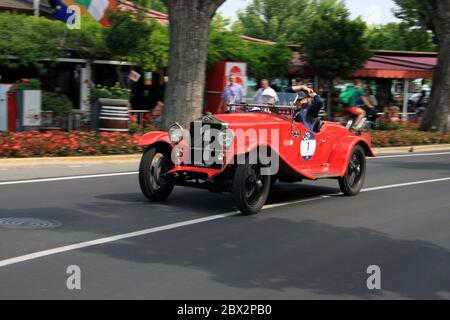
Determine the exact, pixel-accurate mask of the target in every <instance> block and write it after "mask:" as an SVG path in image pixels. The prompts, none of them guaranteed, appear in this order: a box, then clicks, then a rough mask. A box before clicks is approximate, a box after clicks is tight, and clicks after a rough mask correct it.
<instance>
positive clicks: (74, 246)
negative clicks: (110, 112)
mask: <svg viewBox="0 0 450 320" xmlns="http://www.w3.org/2000/svg"><path fill="white" fill-rule="evenodd" d="M443 181H450V177H447V178H441V179H433V180H423V181H415V182H407V183H399V184H391V185H386V186H380V187H373V188H366V189H363V190H362V192H373V191H378V190H384V189H393V188H401V187H406V186H413V185H421V184H427V183H436V182H443ZM337 195H339V193H337V194H329V195H324V196H320V197H317V198H311V199H303V200H299V201H292V202H284V203H280V204H273V205H266V206H264V208H263V209H264V210H268V209H273V208H278V207H283V206H288V205H293V204H299V203H305V202H312V201H317V200H323V199H329V198H331V197H333V196H337ZM239 214H240V212H238V211H234V212H229V213H224V214H218V215H214V216H210V217H205V218H200V219H193V220H187V221H183V222H177V223H172V224H169V225H165V226H160V227H154V228H150V229H144V230H139V231H135V232H130V233H124V234H119V235H115V236H110V237H105V238H100V239H96V240H91V241H86V242H80V243H75V244H71V245H68V246H63V247H58V248H54V249H49V250H44V251H38V252H34V253H30V254H26V255H22V256H18V257H15V258H10V259H6V260H1V261H0V268H1V267H5V266H9V265H12V264H17V263H20V262H25V261H29V260H33V259H37V258H42V257H46V256H50V255H54V254H58V253H63V252H68V251H74V250H78V249H82V248H87V247H92V246H97V245H101V244H106V243H110V242H115V241H119V240H124V239H129V238H135V237H140V236H144V235H149V234H152V233H156V232H161V231H167V230H173V229H177V228H181V227H186V226H190V225H194V224H199V223H204V222H209V221H214V220H219V219H224V218H228V217H232V216H235V215H239Z"/></svg>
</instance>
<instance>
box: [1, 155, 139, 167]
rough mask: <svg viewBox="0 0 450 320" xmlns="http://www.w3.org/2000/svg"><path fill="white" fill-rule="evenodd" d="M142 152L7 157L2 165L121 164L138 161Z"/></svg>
mask: <svg viewBox="0 0 450 320" xmlns="http://www.w3.org/2000/svg"><path fill="white" fill-rule="evenodd" d="M141 156H142V155H141V154H140V153H138V154H127V155H117V156H90V157H54V158H50V157H47V158H7V159H0V167H13V166H17V167H19V166H38V165H76V164H119V163H136V162H139V160H140V159H141Z"/></svg>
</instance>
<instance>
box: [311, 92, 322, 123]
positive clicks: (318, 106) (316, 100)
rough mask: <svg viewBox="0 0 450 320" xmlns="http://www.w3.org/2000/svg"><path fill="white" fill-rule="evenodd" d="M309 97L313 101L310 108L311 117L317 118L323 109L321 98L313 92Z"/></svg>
mask: <svg viewBox="0 0 450 320" xmlns="http://www.w3.org/2000/svg"><path fill="white" fill-rule="evenodd" d="M310 97H311V98H312V99H313V103H312V108H311V109H310V112H311V116H312V117H313V118H318V117H319V113H320V110H322V108H323V100H322V98H321V97H320V96H319V95H318V94H317V93H315V92H313V93H312V94H310Z"/></svg>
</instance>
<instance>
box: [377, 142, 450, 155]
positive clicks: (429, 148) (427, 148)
mask: <svg viewBox="0 0 450 320" xmlns="http://www.w3.org/2000/svg"><path fill="white" fill-rule="evenodd" d="M373 151H374V152H375V154H376V155H382V154H395V153H399V154H402V153H419V152H439V151H450V144H431V145H424V146H406V147H389V148H373Z"/></svg>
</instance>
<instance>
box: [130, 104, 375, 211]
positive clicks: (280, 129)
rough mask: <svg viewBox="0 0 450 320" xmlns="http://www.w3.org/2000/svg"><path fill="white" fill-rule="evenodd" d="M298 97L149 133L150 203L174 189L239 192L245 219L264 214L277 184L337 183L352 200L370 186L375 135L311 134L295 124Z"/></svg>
mask: <svg viewBox="0 0 450 320" xmlns="http://www.w3.org/2000/svg"><path fill="white" fill-rule="evenodd" d="M294 100H295V98H293V97H292V95H290V97H289V98H287V97H284V98H282V99H280V101H279V102H278V103H277V105H267V104H263V105H250V104H235V105H233V109H232V110H233V113H229V114H217V115H206V116H204V117H203V119H201V120H199V121H194V122H192V123H191V125H190V128H187V129H184V128H182V127H181V126H180V125H178V124H176V123H175V124H173V125H172V126H171V127H170V129H169V130H168V132H161V131H160V132H150V133H147V134H146V135H144V136H143V137H142V138H141V139H140V141H139V144H140V145H141V146H145V147H146V150H145V152H144V154H143V157H142V160H141V164H140V168H139V182H140V186H141V189H142V192H143V193H144V195H145V196H146V197H147V198H148V199H150V200H151V201H162V200H165V199H167V198H168V197H169V195H170V194H171V193H172V191H173V189H174V186H185V187H193V188H203V189H207V190H210V191H212V192H232V193H233V196H234V199H235V202H236V205H237V206H238V208H239V209H240V210H241V212H242V213H244V214H246V215H251V214H256V213H258V212H259V211H260V210H261V209H262V207H263V206H264V204H265V202H266V200H267V197H268V194H269V191H270V188H271V186H272V185H273V184H274V183H275V182H276V181H281V182H289V183H295V182H300V181H302V180H303V179H307V180H318V179H337V180H338V181H339V186H340V188H341V190H342V192H343V193H344V194H345V195H347V196H354V195H357V194H358V193H359V192H360V190H361V189H362V187H363V184H364V178H365V173H366V157H374V156H375V155H374V153H373V151H372V150H371V147H370V136H369V135H368V134H361V133H356V132H353V131H350V130H348V129H347V128H346V127H344V126H342V125H341V124H338V123H333V122H320V125H319V126H318V127H317V128H315V130H314V131H308V130H306V129H305V128H304V126H303V125H302V124H300V123H296V122H295V121H294V115H295V109H296V107H295V106H294V105H295V101H294Z"/></svg>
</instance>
